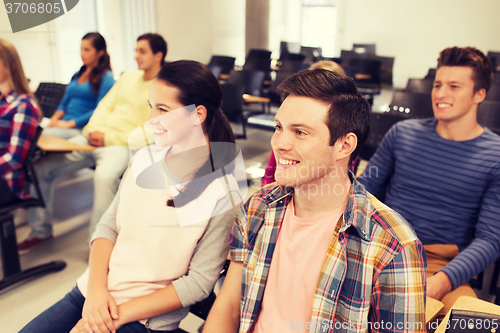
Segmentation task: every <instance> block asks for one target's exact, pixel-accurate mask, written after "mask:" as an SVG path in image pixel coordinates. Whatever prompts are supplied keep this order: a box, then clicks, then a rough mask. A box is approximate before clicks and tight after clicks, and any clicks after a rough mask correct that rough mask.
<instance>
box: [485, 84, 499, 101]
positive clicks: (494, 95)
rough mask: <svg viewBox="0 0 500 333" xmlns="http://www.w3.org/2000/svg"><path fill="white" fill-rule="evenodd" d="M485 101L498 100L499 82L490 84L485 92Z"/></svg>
mask: <svg viewBox="0 0 500 333" xmlns="http://www.w3.org/2000/svg"><path fill="white" fill-rule="evenodd" d="M485 100H487V101H500V84H492V85H491V87H490V89H489V90H488V92H487V93H486V98H485Z"/></svg>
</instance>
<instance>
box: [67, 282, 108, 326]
mask: <svg viewBox="0 0 500 333" xmlns="http://www.w3.org/2000/svg"><path fill="white" fill-rule="evenodd" d="M116 320H118V307H117V306H116V302H115V300H114V298H113V297H112V296H111V294H110V293H109V292H108V291H107V290H106V289H103V288H98V289H95V290H90V289H89V291H88V295H87V298H86V299H85V303H84V304H83V311H82V320H81V321H83V323H82V324H83V328H84V330H85V332H93V333H108V332H115V331H116V329H117V328H116V326H115V321H116ZM75 327H76V326H75ZM75 332H77V331H75Z"/></svg>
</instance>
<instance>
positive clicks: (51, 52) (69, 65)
mask: <svg viewBox="0 0 500 333" xmlns="http://www.w3.org/2000/svg"><path fill="white" fill-rule="evenodd" d="M3 8H4V7H0V38H3V39H6V40H8V41H10V42H11V43H12V44H14V46H15V47H16V49H17V51H18V53H19V56H20V57H21V61H22V63H23V68H24V71H25V74H26V76H27V77H28V78H29V79H30V80H31V81H30V87H31V89H33V90H36V88H37V87H38V84H39V83H40V82H61V83H68V82H69V80H70V79H71V76H72V75H73V74H74V73H75V72H76V71H77V70H78V69H79V68H80V66H81V65H82V61H81V58H80V43H81V38H82V37H83V35H84V34H85V33H87V32H90V31H95V30H96V27H97V25H96V20H95V14H94V11H95V8H94V5H93V1H87V2H85V1H80V2H79V3H78V4H77V5H76V6H75V7H74V8H73V9H72V10H70V11H69V12H67V13H66V14H64V15H62V16H60V17H58V18H56V19H55V20H52V21H49V22H47V23H44V24H41V25H39V26H36V27H33V28H31V29H27V30H24V31H20V32H17V33H12V29H11V27H10V22H9V18H8V16H7V13H6V11H5V10H4V9H3ZM104 37H105V38H106V36H104ZM112 59H113V58H112Z"/></svg>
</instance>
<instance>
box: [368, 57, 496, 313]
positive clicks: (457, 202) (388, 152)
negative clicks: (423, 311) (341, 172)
mask: <svg viewBox="0 0 500 333" xmlns="http://www.w3.org/2000/svg"><path fill="white" fill-rule="evenodd" d="M492 79H493V72H492V66H491V61H490V59H489V58H488V57H486V56H485V55H484V54H483V53H482V52H481V51H479V50H477V49H475V48H471V47H466V48H459V47H452V48H447V49H445V50H443V51H442V52H441V54H440V56H439V58H438V66H437V72H436V79H435V83H434V89H433V90H432V104H433V109H434V118H432V119H424V120H407V121H403V122H399V123H397V124H396V125H395V126H394V127H393V128H392V129H391V130H390V131H389V132H388V133H387V135H386V137H385V138H384V140H383V141H382V143H381V144H380V147H379V148H378V149H377V151H376V153H375V155H374V156H373V157H372V159H371V160H370V163H369V165H368V167H367V168H366V169H365V173H364V174H363V175H362V176H361V177H360V179H359V181H360V182H361V183H362V184H363V185H365V186H366V189H367V190H368V191H369V192H370V193H374V194H377V193H378V192H379V190H380V189H381V188H382V187H383V186H384V184H386V183H388V188H387V192H386V200H385V203H386V204H387V205H388V206H390V207H391V208H393V209H395V210H396V211H397V212H399V213H400V214H401V215H403V216H404V217H405V218H406V219H407V220H408V222H410V223H411V225H412V226H413V228H414V229H415V231H416V233H417V235H418V237H419V238H420V240H421V241H422V242H423V244H424V247H425V250H426V253H427V260H428V262H427V267H428V270H427V295H428V296H429V297H432V298H435V299H438V300H441V301H442V302H443V303H444V304H445V307H444V308H443V309H442V311H441V312H440V315H445V314H446V313H447V311H448V310H449V309H450V307H451V305H453V303H454V302H455V300H456V299H457V298H458V297H460V296H463V295H467V296H474V297H475V296H476V295H475V293H474V291H473V290H472V289H471V288H470V286H469V284H468V283H467V281H469V280H470V279H471V278H472V277H474V276H475V275H476V274H478V273H480V272H481V271H483V270H484V269H485V268H486V267H487V266H488V265H490V264H491V263H493V262H494V261H495V260H496V259H497V258H498V257H499V255H500V228H499V226H500V137H499V136H498V135H496V134H494V133H493V132H491V131H490V130H489V129H487V128H485V127H483V126H481V125H479V124H478V122H477V109H478V105H479V103H481V102H482V101H483V100H484V98H485V95H486V92H487V90H488V89H489V87H490V85H491V82H492ZM370 170H371V171H373V170H377V174H376V175H375V174H374V173H373V172H369V171H370Z"/></svg>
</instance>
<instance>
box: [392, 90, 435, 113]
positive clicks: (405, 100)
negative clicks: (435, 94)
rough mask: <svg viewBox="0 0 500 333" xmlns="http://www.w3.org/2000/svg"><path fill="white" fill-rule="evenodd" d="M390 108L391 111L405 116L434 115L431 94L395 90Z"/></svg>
mask: <svg viewBox="0 0 500 333" xmlns="http://www.w3.org/2000/svg"><path fill="white" fill-rule="evenodd" d="M389 109H390V110H389V113H391V114H397V115H400V116H402V117H405V118H432V117H434V112H433V110H432V99H431V95H430V94H423V93H413V92H408V91H395V92H394V95H393V97H392V102H391V104H390V106H389Z"/></svg>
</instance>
